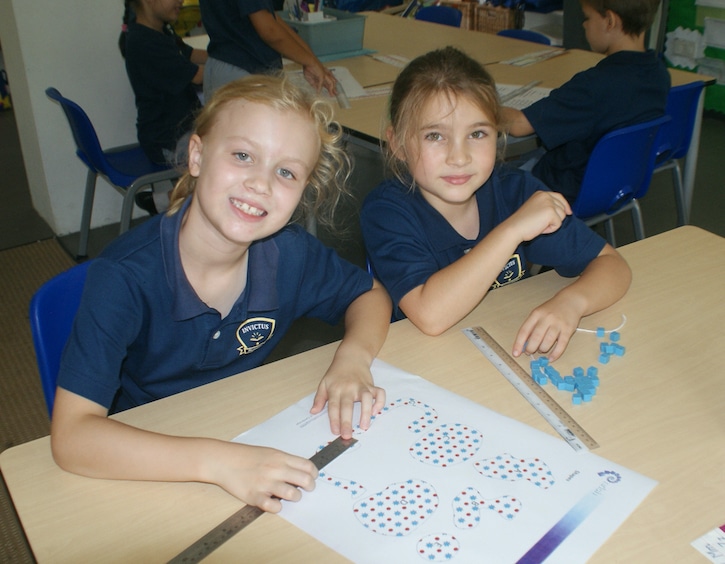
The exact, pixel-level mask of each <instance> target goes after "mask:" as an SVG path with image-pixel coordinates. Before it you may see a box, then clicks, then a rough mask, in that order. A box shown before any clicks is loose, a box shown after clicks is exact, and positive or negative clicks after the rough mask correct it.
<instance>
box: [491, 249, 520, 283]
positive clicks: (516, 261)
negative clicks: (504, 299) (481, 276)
mask: <svg viewBox="0 0 725 564" xmlns="http://www.w3.org/2000/svg"><path fill="white" fill-rule="evenodd" d="M524 274H526V270H525V269H524V268H523V266H522V265H521V255H519V254H515V255H513V256H512V257H511V258H510V259H509V260H508V262H507V263H506V266H504V267H503V270H501V274H499V275H498V278H496V280H494V282H493V284H491V289H492V290H495V289H496V288H500V287H501V286H505V285H506V284H511V282H516V281H517V280H521V279H522V278H523V277H524Z"/></svg>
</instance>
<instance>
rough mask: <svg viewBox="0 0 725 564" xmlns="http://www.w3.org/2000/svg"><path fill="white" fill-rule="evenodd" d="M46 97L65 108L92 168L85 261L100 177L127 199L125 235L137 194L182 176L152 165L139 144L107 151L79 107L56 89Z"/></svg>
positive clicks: (81, 253) (82, 249)
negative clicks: (94, 199) (97, 180)
mask: <svg viewBox="0 0 725 564" xmlns="http://www.w3.org/2000/svg"><path fill="white" fill-rule="evenodd" d="M45 93H46V95H47V96H48V97H49V98H50V99H52V100H55V101H56V102H58V103H59V104H60V106H61V108H63V112H64V113H65V116H66V118H67V119H68V123H69V125H70V128H71V131H72V132H73V139H74V141H75V143H76V155H77V156H78V158H79V159H80V160H81V161H83V164H85V165H86V166H87V167H88V175H87V176H86V191H85V196H84V198H83V211H82V214H81V231H80V240H79V242H78V258H85V257H86V255H87V250H88V234H89V232H90V229H91V213H92V212H93V198H94V197H95V192H96V179H97V177H98V176H99V175H100V176H101V177H103V178H105V179H106V180H107V181H108V183H109V184H111V186H113V187H114V188H115V189H116V190H117V191H118V192H119V193H120V194H121V195H122V196H123V206H122V208H121V228H120V233H123V232H125V231H127V230H128V228H129V227H130V225H131V214H132V212H133V205H134V196H135V195H136V193H137V192H138V191H139V190H140V189H141V188H143V187H145V186H153V184H155V183H156V182H161V181H163V180H173V179H176V178H178V177H179V176H180V174H179V172H178V171H177V170H176V169H174V168H173V167H170V166H160V165H157V164H155V163H153V162H152V161H150V160H149V158H148V157H147V156H146V154H145V153H144V152H143V149H141V147H140V146H139V145H138V144H132V145H124V146H121V147H115V148H113V149H108V150H106V151H104V150H103V149H102V148H101V144H100V143H99V141H98V136H97V135H96V130H95V129H94V128H93V124H92V123H91V120H90V119H89V118H88V115H87V114H86V112H84V111H83V109H82V108H81V107H80V106H79V105H78V104H76V103H75V102H73V101H71V100H69V99H67V98H64V97H63V96H62V95H61V93H60V92H58V90H56V89H55V88H48V89H47V90H46V91H45Z"/></svg>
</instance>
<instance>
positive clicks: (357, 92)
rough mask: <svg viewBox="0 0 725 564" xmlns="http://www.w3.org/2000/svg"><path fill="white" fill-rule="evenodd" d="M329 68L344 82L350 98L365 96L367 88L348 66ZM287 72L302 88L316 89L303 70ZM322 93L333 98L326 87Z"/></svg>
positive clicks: (291, 79) (292, 80) (338, 79)
mask: <svg viewBox="0 0 725 564" xmlns="http://www.w3.org/2000/svg"><path fill="white" fill-rule="evenodd" d="M329 69H330V70H331V71H332V74H334V75H335V78H337V81H338V82H339V83H340V84H342V87H343V89H344V90H345V94H346V95H347V97H348V98H360V97H362V96H365V89H364V88H363V87H362V86H360V83H359V82H358V81H357V79H356V78H355V77H354V76H353V75H352V73H351V72H350V71H349V69H348V68H347V67H329ZM285 74H286V75H287V76H288V77H289V79H290V81H291V82H293V83H294V84H296V85H297V86H299V87H300V88H304V89H306V90H312V91H314V88H313V87H312V85H311V84H310V83H309V82H307V80H305V77H304V74H302V70H295V71H285ZM321 94H322V96H323V97H327V98H330V99H332V97H331V96H330V94H329V92H327V90H325V89H324V88H323V89H322V92H321Z"/></svg>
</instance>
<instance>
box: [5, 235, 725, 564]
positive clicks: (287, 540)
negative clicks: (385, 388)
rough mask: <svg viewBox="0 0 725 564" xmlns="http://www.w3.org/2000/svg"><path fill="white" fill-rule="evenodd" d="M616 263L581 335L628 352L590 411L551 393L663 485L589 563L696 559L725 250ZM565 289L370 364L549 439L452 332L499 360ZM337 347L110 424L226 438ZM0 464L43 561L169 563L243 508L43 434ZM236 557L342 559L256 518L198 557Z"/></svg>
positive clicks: (710, 501) (585, 349)
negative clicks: (622, 274)
mask: <svg viewBox="0 0 725 564" xmlns="http://www.w3.org/2000/svg"><path fill="white" fill-rule="evenodd" d="M621 251H622V254H623V255H624V256H625V257H626V258H627V260H628V261H629V262H630V264H631V266H632V269H633V271H634V281H633V283H632V287H631V289H630V291H629V292H628V294H627V295H626V296H625V297H624V298H623V299H622V300H621V301H620V302H619V303H617V304H615V305H614V306H612V307H611V308H609V309H608V310H606V311H604V312H601V313H599V314H596V315H593V316H591V317H589V318H587V319H585V320H584V321H583V325H584V326H586V327H589V328H596V327H597V326H600V325H601V326H607V327H612V326H616V325H617V324H619V323H620V320H621V315H622V314H625V315H626V316H627V318H628V322H627V324H626V326H625V327H624V328H623V329H622V331H621V333H622V341H621V342H622V344H623V345H625V346H626V347H627V352H626V355H625V356H624V357H623V358H617V359H616V360H612V362H611V363H610V365H607V366H606V367H603V368H602V369H601V373H600V374H601V375H602V384H601V389H600V392H599V393H598V395H597V396H596V398H595V399H594V401H593V402H592V403H590V404H584V405H580V406H572V405H570V403H569V402H570V399H568V398H569V397H570V394H565V393H564V392H556V391H550V393H551V394H552V395H553V396H554V397H555V398H558V399H562V400H563V401H562V405H563V406H564V407H565V409H566V410H567V411H568V412H569V413H570V414H572V415H573V416H574V417H575V418H576V419H577V420H578V422H579V423H580V424H581V425H582V426H583V427H584V428H585V429H586V430H587V431H588V432H589V433H590V434H591V435H592V436H593V437H594V439H595V440H596V441H597V442H598V443H599V445H600V448H598V449H597V450H596V451H595V452H596V453H597V454H599V455H600V456H603V457H605V458H607V459H609V460H612V461H614V462H617V463H619V464H622V465H624V466H626V467H628V468H630V469H632V470H635V471H637V472H640V473H642V474H644V475H646V476H649V477H651V478H654V479H656V480H658V481H659V485H658V486H657V487H656V488H655V489H654V491H653V492H652V493H651V494H650V495H649V496H648V497H647V499H646V500H645V501H644V502H643V503H642V505H640V507H639V508H638V509H637V510H636V511H635V512H634V513H633V514H632V515H631V516H630V518H629V519H628V520H627V521H625V523H624V524H623V525H622V526H621V527H620V528H619V529H618V530H617V531H616V532H615V534H614V535H613V536H612V537H611V538H610V539H609V540H608V541H607V542H606V543H605V544H604V546H602V548H601V549H600V550H599V551H598V552H597V553H596V554H595V556H594V558H593V559H592V562H595V563H611V562H678V563H683V562H685V563H686V562H692V563H700V562H703V559H702V556H701V555H699V553H697V552H696V551H695V549H693V548H692V547H691V546H690V542H691V541H692V540H694V539H696V538H698V537H699V536H701V535H703V534H704V533H706V532H707V531H710V530H711V529H713V528H715V527H716V526H719V525H721V524H722V523H723V520H724V519H725V514H724V513H723V508H725V470H724V469H725V448H723V446H724V445H725V378H724V377H723V368H722V355H721V352H722V351H723V350H725V332H723V330H722V320H723V317H724V316H725V305H723V297H724V295H723V294H724V292H723V280H724V279H725V239H723V238H720V237H718V236H716V235H712V234H710V233H707V232H705V231H702V230H700V229H698V228H695V227H683V228H680V229H677V230H674V231H670V232H667V233H664V234H662V235H658V236H655V237H651V238H649V239H645V240H643V241H639V242H637V243H634V244H632V245H628V246H626V247H623V248H622V249H621ZM566 283H567V281H566V280H564V279H562V278H560V277H559V276H557V275H556V274H555V273H553V272H548V273H546V274H542V275H539V276H536V277H534V278H531V279H528V280H524V281H522V282H518V283H516V284H513V285H511V286H506V287H504V288H501V289H499V290H496V291H494V292H491V293H490V294H489V295H488V296H487V297H486V298H485V299H484V300H483V302H482V303H481V305H479V307H478V308H476V310H475V311H474V312H473V313H471V315H469V316H468V317H467V318H466V319H465V320H463V321H462V322H461V323H459V324H458V326H457V327H455V328H452V329H451V330H449V331H447V332H446V333H444V334H443V335H441V336H439V337H426V336H424V335H422V334H421V333H420V332H419V331H418V330H417V329H415V328H414V327H413V326H412V325H411V324H410V323H409V322H408V321H407V320H404V321H400V322H397V323H395V324H393V325H392V326H391V330H390V335H389V337H388V340H387V342H386V344H385V346H384V348H383V350H382V351H381V353H380V358H381V359H382V360H384V361H386V362H389V363H390V364H393V365H394V366H397V367H399V368H401V369H403V370H406V371H408V372H411V373H414V374H417V375H419V376H421V377H423V378H426V379H428V380H430V381H432V382H434V383H435V384H437V385H440V386H443V387H445V388H448V389H450V390H451V391H453V392H455V393H458V394H460V395H463V396H466V397H468V398H470V399H472V400H474V401H476V402H479V403H481V404H483V405H485V406H487V407H489V408H491V409H494V410H495V411H498V412H499V413H502V414H505V415H508V416H510V417H514V418H516V419H519V420H521V421H523V422H525V423H527V424H529V425H531V426H533V427H536V428H538V429H540V430H543V431H545V432H549V433H551V434H552V435H554V436H558V435H555V434H554V432H553V431H552V430H551V429H550V428H549V427H548V425H547V424H546V423H545V422H544V421H543V419H542V418H541V417H540V416H539V415H538V414H537V413H536V412H535V411H534V409H533V408H532V407H531V406H530V405H529V404H528V403H527V402H526V401H525V400H524V399H523V398H522V397H521V396H520V395H519V394H518V392H516V391H515V390H514V388H513V387H512V386H511V385H510V384H508V382H507V381H506V380H505V379H504V378H503V377H502V376H501V375H500V374H499V373H498V372H497V371H496V369H495V368H494V367H493V366H492V365H491V364H490V363H489V362H488V361H487V360H486V359H485V358H484V357H483V355H481V353H480V352H478V350H477V349H476V348H475V347H474V346H473V345H472V344H471V343H470V342H469V340H468V339H467V338H466V336H465V335H464V334H463V333H462V332H461V331H460V329H461V328H465V327H469V326H474V325H481V326H483V327H484V328H485V329H486V330H487V331H489V333H491V334H492V336H493V337H494V338H495V339H496V340H497V341H498V342H499V343H501V344H502V345H503V346H504V347H506V348H509V347H510V345H511V343H512V342H513V338H514V335H515V333H516V331H517V329H518V327H519V325H520V323H521V322H522V320H523V318H524V316H525V315H526V314H527V313H528V312H529V310H530V309H532V308H533V307H534V306H535V305H537V304H539V303H541V302H542V301H544V300H545V299H546V298H548V297H549V296H551V295H552V294H553V293H554V292H555V291H556V290H557V289H558V288H560V287H562V285H564V284H566ZM334 347H335V345H328V346H325V347H321V348H319V349H315V350H312V351H309V352H306V353H303V354H301V355H298V356H294V357H291V358H288V359H285V360H282V361H279V362H276V363H273V364H270V365H267V366H263V367H261V368H258V369H256V370H252V371H250V372H247V373H244V374H242V375H239V376H234V377H231V378H228V379H226V380H224V381H221V382H217V383H215V384H211V385H208V386H204V387H202V388H198V389H196V390H191V391H189V392H186V393H183V394H179V395H177V396H173V397H170V398H166V399H164V400H161V401H158V402H155V403H152V404H148V405H145V406H142V407H140V408H136V409H133V410H130V411H128V412H125V413H122V414H120V415H118V416H117V417H118V418H119V419H121V420H123V421H127V422H129V423H131V424H134V425H138V426H141V427H144V428H147V429H152V430H156V431H159V432H164V433H175V434H183V435H196V436H212V437H218V438H221V439H231V438H232V437H235V436H236V435H237V434H238V433H240V432H242V431H244V430H246V429H248V428H250V427H252V426H254V425H257V424H259V423H261V422H262V421H264V420H266V419H268V418H269V417H271V416H272V415H274V414H276V413H278V412H279V411H281V410H282V409H284V408H286V407H287V406H289V405H290V404H292V403H295V402H296V401H298V400H299V399H300V398H302V397H304V396H306V395H308V394H310V393H312V392H313V391H314V390H315V389H316V386H317V383H318V381H319V378H320V377H321V375H322V374H323V372H324V370H325V368H326V367H327V365H328V364H329V362H330V360H331V358H332V354H333V351H334ZM593 348H594V349H596V339H595V338H593V337H592V336H591V335H587V334H577V335H576V336H575V337H574V339H573V341H572V342H571V344H570V346H569V348H568V350H567V352H566V354H565V356H564V357H563V358H562V359H561V360H560V361H558V363H557V364H559V365H560V366H561V367H562V368H565V367H573V366H577V365H579V364H585V363H589V362H591V360H592V355H593V353H594V352H595V351H593ZM585 365H587V364H585ZM558 394H561V395H558ZM310 454H312V453H310ZM0 468H1V469H2V473H3V476H4V478H5V480H6V482H7V485H8V489H9V491H10V493H11V495H12V498H13V501H14V503H15V506H16V508H17V511H18V514H19V516H20V519H21V521H22V524H23V527H24V529H25V532H26V534H27V536H28V539H29V541H30V545H31V547H32V549H33V551H34V553H35V556H36V558H37V559H38V561H39V562H41V563H42V562H54V563H58V562H101V561H103V562H163V561H166V560H168V559H169V558H171V557H173V556H175V555H176V554H177V553H179V552H180V551H181V550H183V549H184V548H186V547H187V546H188V545H189V544H191V543H192V542H193V541H195V540H196V539H197V538H199V537H201V536H202V535H203V534H204V533H206V532H207V531H208V530H210V529H211V528H212V527H214V526H215V525H217V524H218V523H219V522H221V521H222V520H223V519H224V518H226V517H228V516H229V515H230V514H232V513H233V512H234V511H236V510H237V509H238V508H239V507H240V502H238V501H237V500H235V499H234V498H232V497H231V496H230V495H228V494H226V493H225V492H224V491H222V490H221V489H219V488H217V487H215V486H209V485H203V484H168V483H151V482H122V481H106V480H94V479H90V478H83V477H79V476H75V475H72V474H68V473H66V472H64V471H62V470H60V469H59V468H58V467H57V466H56V465H55V464H54V462H53V460H52V458H51V454H50V446H49V439H48V438H47V437H46V438H42V439H38V440H36V441H33V442H30V443H26V444H24V445H20V446H16V447H13V448H11V449H9V450H6V451H5V452H3V453H2V454H1V455H0ZM241 560H243V561H245V562H338V561H342V558H341V557H340V556H339V555H337V554H336V553H334V552H332V551H331V550H330V549H328V548H327V547H325V546H324V545H322V544H320V543H318V542H317V541H316V540H314V539H313V538H311V537H309V536H307V535H306V534H305V533H303V532H301V531H299V530H298V529H296V528H295V527H293V526H292V525H290V524H288V523H287V522H286V521H284V520H283V519H282V518H280V517H277V516H273V515H264V516H263V517H262V518H260V519H258V520H257V521H255V522H254V523H253V524H252V525H250V526H249V527H248V528H247V529H245V530H244V531H242V532H241V533H239V534H238V535H237V536H235V537H234V538H232V539H231V540H230V541H228V542H227V543H226V544H224V545H223V546H222V547H221V548H219V549H218V550H217V551H216V552H214V553H212V555H211V556H210V557H209V559H208V561H209V562H233V561H241Z"/></svg>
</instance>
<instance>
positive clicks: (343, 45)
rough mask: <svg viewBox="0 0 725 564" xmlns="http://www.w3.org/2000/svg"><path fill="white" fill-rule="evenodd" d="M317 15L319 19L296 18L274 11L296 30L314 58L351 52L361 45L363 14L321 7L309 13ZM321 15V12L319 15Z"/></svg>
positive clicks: (359, 48) (287, 13)
mask: <svg viewBox="0 0 725 564" xmlns="http://www.w3.org/2000/svg"><path fill="white" fill-rule="evenodd" d="M317 14H319V15H320V16H322V17H323V18H324V20H323V21H317V22H313V21H311V20H297V19H295V18H293V17H292V16H290V14H289V12H277V15H278V16H279V17H280V18H282V19H283V20H284V22H285V23H286V24H287V25H289V26H290V27H291V28H292V29H294V30H295V31H296V32H297V33H299V35H300V37H301V38H302V40H303V41H304V42H305V43H307V45H309V46H310V49H312V52H313V53H314V54H315V55H317V56H318V57H322V56H328V55H339V54H340V53H355V52H358V51H360V50H361V49H362V48H363V35H364V33H365V17H366V16H365V15H362V14H356V13H351V12H345V11H343V10H335V9H332V8H325V9H324V10H315V11H314V12H310V13H309V14H308V15H309V16H315V15H317ZM323 14H324V15H323Z"/></svg>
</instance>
